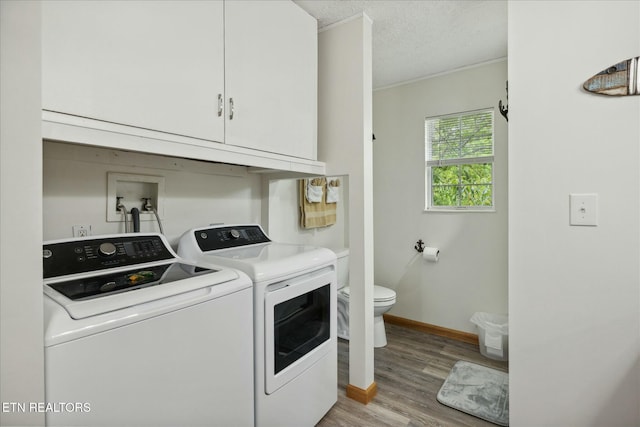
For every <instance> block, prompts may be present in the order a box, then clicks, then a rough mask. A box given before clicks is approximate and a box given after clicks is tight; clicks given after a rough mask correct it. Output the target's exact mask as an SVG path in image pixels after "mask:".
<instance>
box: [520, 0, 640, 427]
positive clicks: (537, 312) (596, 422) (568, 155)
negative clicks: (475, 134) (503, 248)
mask: <svg viewBox="0 0 640 427" xmlns="http://www.w3.org/2000/svg"><path fill="white" fill-rule="evenodd" d="M639 54H640V2H638V1H582V2H576V1H557V2H539V1H513V2H510V3H509V106H510V115H509V119H510V122H509V141H510V148H509V311H510V319H509V321H510V324H509V326H510V365H509V371H510V398H511V402H510V415H511V425H516V426H542V425H544V426H605V425H606V426H638V425H640V409H639V408H640V405H638V403H639V402H640V272H639V271H638V268H639V260H640V235H639V233H640V228H639V221H640V203H639V195H640V174H639V172H638V171H639V170H640V96H633V97H632V96H627V97H606V96H597V95H593V94H588V93H586V92H584V91H583V90H582V89H581V87H582V83H583V82H584V81H585V80H586V79H588V78H589V77H591V76H592V75H594V74H596V73H597V72H599V71H601V70H603V69H605V68H607V67H609V66H611V65H614V64H615V63H617V62H619V61H621V60H624V59H628V58H630V57H631V56H637V55H639ZM591 192H593V193H597V194H598V195H599V213H598V216H599V224H598V226H597V227H575V226H574V227H571V226H569V194H570V193H591Z"/></svg>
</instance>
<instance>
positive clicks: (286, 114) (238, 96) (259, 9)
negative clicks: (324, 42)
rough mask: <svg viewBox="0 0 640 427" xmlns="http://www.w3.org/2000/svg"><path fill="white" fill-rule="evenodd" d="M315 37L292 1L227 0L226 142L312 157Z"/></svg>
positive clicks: (313, 27)
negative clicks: (231, 113) (230, 106)
mask: <svg viewBox="0 0 640 427" xmlns="http://www.w3.org/2000/svg"><path fill="white" fill-rule="evenodd" d="M317 41H318V31H317V22H316V20H315V19H314V18H313V17H311V16H310V15H308V14H307V13H306V12H305V11H304V10H302V9H301V8H299V7H298V6H297V5H296V4H294V3H293V2H290V1H288V0H287V1H259V0H258V1H227V2H225V48H226V49H225V70H226V80H225V91H226V95H227V113H228V114H227V115H226V117H227V123H226V141H225V142H226V143H227V144H232V145H238V146H243V147H248V148H253V149H257V150H263V151H268V152H272V153H280V154H286V155H290V156H295V157H301V158H305V159H312V160H315V159H316V145H317V80H318V79H317V76H318V71H317V64H318V47H317V46H318V43H317ZM230 99H232V100H233V118H232V119H230V115H229V113H230V111H229V108H228V107H229V104H228V103H229V100H230Z"/></svg>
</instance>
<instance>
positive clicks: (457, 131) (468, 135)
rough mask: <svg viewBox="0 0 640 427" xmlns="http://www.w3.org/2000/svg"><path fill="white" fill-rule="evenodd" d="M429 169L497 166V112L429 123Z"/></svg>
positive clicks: (451, 117)
mask: <svg viewBox="0 0 640 427" xmlns="http://www.w3.org/2000/svg"><path fill="white" fill-rule="evenodd" d="M425 137H426V139H427V147H426V150H425V151H426V159H425V161H426V166H428V167H431V166H447V165H460V164H472V163H487V162H493V110H492V109H490V110H479V111H471V112H467V113H460V114H455V115H448V116H440V117H433V118H428V119H426V120H425Z"/></svg>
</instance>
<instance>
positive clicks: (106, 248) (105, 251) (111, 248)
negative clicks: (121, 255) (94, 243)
mask: <svg viewBox="0 0 640 427" xmlns="http://www.w3.org/2000/svg"><path fill="white" fill-rule="evenodd" d="M98 253H100V255H102V256H112V255H113V254H115V253H116V245H114V244H113V243H109V242H105V243H101V244H100V247H98Z"/></svg>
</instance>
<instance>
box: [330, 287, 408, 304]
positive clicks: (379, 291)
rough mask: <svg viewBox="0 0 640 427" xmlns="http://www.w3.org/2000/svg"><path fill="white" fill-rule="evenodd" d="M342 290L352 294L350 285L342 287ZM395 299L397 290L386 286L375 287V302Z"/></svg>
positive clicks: (344, 293) (348, 294) (346, 294)
mask: <svg viewBox="0 0 640 427" xmlns="http://www.w3.org/2000/svg"><path fill="white" fill-rule="evenodd" d="M340 292H342V294H343V295H345V296H347V297H349V296H351V288H350V287H349V286H345V287H344V288H342V289H340ZM394 299H396V291H394V290H393V289H389V288H385V287H384V286H374V287H373V301H374V302H385V301H393V300H394Z"/></svg>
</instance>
